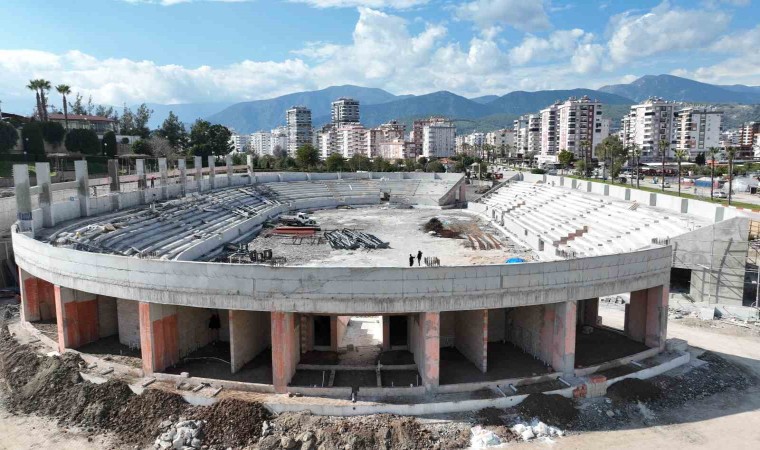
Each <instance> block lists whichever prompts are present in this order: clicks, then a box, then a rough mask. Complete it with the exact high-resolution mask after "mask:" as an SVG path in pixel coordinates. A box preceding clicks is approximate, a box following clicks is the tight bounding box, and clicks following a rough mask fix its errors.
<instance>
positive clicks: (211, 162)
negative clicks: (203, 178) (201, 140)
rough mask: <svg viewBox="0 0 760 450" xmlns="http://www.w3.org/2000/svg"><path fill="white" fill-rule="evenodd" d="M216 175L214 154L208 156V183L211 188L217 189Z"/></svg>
mask: <svg viewBox="0 0 760 450" xmlns="http://www.w3.org/2000/svg"><path fill="white" fill-rule="evenodd" d="M215 177H216V160H215V159H214V156H213V155H212V156H209V157H208V184H209V187H210V189H216V182H215V181H214V180H215Z"/></svg>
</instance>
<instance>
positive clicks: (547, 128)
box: [538, 102, 560, 163]
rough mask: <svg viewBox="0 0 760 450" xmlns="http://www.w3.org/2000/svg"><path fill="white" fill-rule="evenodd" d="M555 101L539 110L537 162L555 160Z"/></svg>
mask: <svg viewBox="0 0 760 450" xmlns="http://www.w3.org/2000/svg"><path fill="white" fill-rule="evenodd" d="M559 105H560V103H559V102H557V103H555V104H553V105H551V106H549V107H547V108H544V109H542V110H541V154H540V155H539V156H538V161H539V163H545V162H557V153H559V152H558V151H557V147H558V141H559V133H558V131H557V128H558V125H559V124H558V115H559V113H558V109H559Z"/></svg>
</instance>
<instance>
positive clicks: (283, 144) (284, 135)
mask: <svg viewBox="0 0 760 450" xmlns="http://www.w3.org/2000/svg"><path fill="white" fill-rule="evenodd" d="M269 145H270V148H269V154H270V155H274V154H275V153H276V152H277V150H285V151H287V149H288V127H287V126H282V127H277V128H275V129H273V130H272V137H271V140H270V142H269Z"/></svg>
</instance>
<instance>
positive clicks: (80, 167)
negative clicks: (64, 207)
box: [74, 160, 90, 217]
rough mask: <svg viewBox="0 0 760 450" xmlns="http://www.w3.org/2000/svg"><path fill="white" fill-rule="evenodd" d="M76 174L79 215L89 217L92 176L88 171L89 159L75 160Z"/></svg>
mask: <svg viewBox="0 0 760 450" xmlns="http://www.w3.org/2000/svg"><path fill="white" fill-rule="evenodd" d="M74 176H75V177H76V179H77V195H78V197H79V216H80V217H88V216H89V215H90V178H89V175H88V173H87V161H85V160H77V161H74Z"/></svg>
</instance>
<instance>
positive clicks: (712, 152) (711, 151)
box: [707, 147, 720, 201]
mask: <svg viewBox="0 0 760 450" xmlns="http://www.w3.org/2000/svg"><path fill="white" fill-rule="evenodd" d="M718 153H720V149H719V148H718V147H710V149H709V150H708V151H707V155H708V156H709V157H710V200H711V201H712V199H713V192H714V191H715V187H714V186H715V157H716V156H718Z"/></svg>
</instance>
